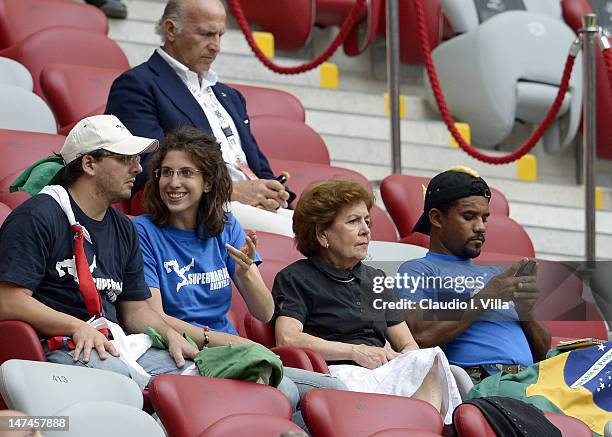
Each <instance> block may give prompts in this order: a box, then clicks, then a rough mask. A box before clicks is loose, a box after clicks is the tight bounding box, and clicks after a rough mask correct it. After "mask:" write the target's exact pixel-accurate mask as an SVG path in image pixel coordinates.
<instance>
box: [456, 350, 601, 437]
mask: <svg viewBox="0 0 612 437" xmlns="http://www.w3.org/2000/svg"><path fill="white" fill-rule="evenodd" d="M486 396H507V397H511V398H515V399H519V400H521V401H524V402H527V403H529V404H532V405H534V406H536V407H538V408H539V409H540V410H542V411H552V412H557V413H563V414H566V415H568V416H572V417H576V418H577V419H580V420H582V421H583V422H584V423H586V424H587V425H588V427H589V428H591V430H592V431H593V433H594V434H597V435H603V430H604V426H605V425H606V422H608V421H609V420H612V342H607V343H604V344H601V345H598V346H593V347H589V348H585V349H578V350H573V351H571V352H566V353H562V354H559V355H557V356H555V357H553V358H549V359H546V360H544V361H541V362H540V363H537V364H534V365H532V366H529V367H528V368H527V369H525V370H523V371H522V372H519V373H517V374H515V375H512V374H498V375H494V376H489V377H488V378H486V379H485V380H483V381H482V382H481V383H480V384H478V385H476V386H474V388H473V389H472V390H471V391H470V392H469V394H468V398H469V399H473V398H480V397H486Z"/></svg>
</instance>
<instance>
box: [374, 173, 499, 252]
mask: <svg viewBox="0 0 612 437" xmlns="http://www.w3.org/2000/svg"><path fill="white" fill-rule="evenodd" d="M429 181H430V178H426V177H421V176H409V175H399V174H394V175H390V176H387V177H386V178H384V179H383V181H382V182H381V184H380V193H381V195H382V198H383V201H384V202H385V206H386V207H387V211H389V214H390V215H391V218H392V219H393V222H394V223H395V226H397V230H398V231H399V233H400V237H402V238H404V237H407V236H409V235H410V234H411V233H412V228H413V227H414V225H415V224H416V222H417V221H418V220H419V217H421V214H422V213H423V200H424V195H423V186H425V187H427V185H428V184H429ZM489 211H490V212H491V214H496V215H506V216H507V215H508V214H509V213H510V207H509V205H508V200H506V196H504V195H503V193H502V192H501V191H499V190H497V189H495V188H491V202H490V204H489ZM412 244H417V243H412Z"/></svg>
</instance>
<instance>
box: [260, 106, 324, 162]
mask: <svg viewBox="0 0 612 437" xmlns="http://www.w3.org/2000/svg"><path fill="white" fill-rule="evenodd" d="M251 132H253V136H254V137H255V139H256V140H257V144H259V147H260V148H261V151H262V152H263V153H264V155H266V157H267V158H268V159H289V160H292V161H300V162H309V163H315V164H322V165H329V152H328V151H327V146H326V145H325V142H323V138H321V136H320V135H319V134H318V133H317V132H315V131H314V130H313V129H312V128H311V127H310V126H308V125H307V124H305V123H302V122H299V121H295V120H288V119H282V118H279V117H274V116H258V117H251Z"/></svg>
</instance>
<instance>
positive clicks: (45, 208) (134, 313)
mask: <svg viewBox="0 0 612 437" xmlns="http://www.w3.org/2000/svg"><path fill="white" fill-rule="evenodd" d="M156 148H157V140H153V139H149V138H142V137H136V136H133V135H132V134H131V133H130V132H129V131H128V130H127V129H126V128H125V126H124V125H123V124H122V123H121V122H120V121H119V120H118V119H117V118H116V117H115V116H112V115H100V116H94V117H89V118H86V119H84V120H81V121H80V122H79V123H78V124H77V125H76V126H75V127H74V128H73V129H72V131H71V132H70V134H69V135H68V137H67V138H66V142H65V143H64V146H63V147H62V150H61V152H60V154H61V159H63V164H65V166H63V167H62V169H61V170H59V172H57V173H58V175H57V176H58V177H59V176H61V181H62V182H61V185H50V186H46V187H45V188H44V189H43V190H42V191H41V193H40V194H38V195H36V196H34V197H33V198H31V199H29V200H28V201H26V202H24V203H23V204H22V205H20V206H19V207H18V208H16V209H15V210H14V211H13V212H12V213H11V214H10V215H9V217H8V218H7V219H6V221H5V222H4V224H3V226H2V228H0V253H2V260H1V261H0V320H11V319H13V320H23V321H25V322H27V323H29V324H31V325H32V326H33V327H34V329H35V330H36V331H37V332H38V334H39V335H40V337H41V338H42V339H43V340H42V341H43V346H44V348H45V351H46V353H47V358H48V360H49V361H52V362H57V363H64V364H72V363H76V364H79V365H83V366H89V367H96V368H102V369H107V370H113V371H116V372H120V373H123V374H126V375H128V376H129V375H130V372H131V371H130V369H129V368H128V367H127V366H126V364H125V363H124V362H123V361H121V360H120V359H119V358H118V356H119V353H118V351H117V350H116V349H115V347H114V346H113V344H112V343H111V342H110V341H109V331H108V330H106V329H100V328H99V326H98V325H95V323H94V326H97V327H98V329H96V328H94V327H93V326H92V322H91V321H92V320H94V321H95V320H98V321H100V320H102V319H103V318H104V319H107V320H109V321H110V322H114V323H120V324H121V326H122V327H123V329H124V330H125V331H126V332H130V333H146V332H147V330H148V328H149V327H150V328H154V329H155V330H156V331H157V332H158V333H159V334H161V336H162V337H163V338H164V339H165V340H166V341H167V344H168V352H169V354H168V352H166V351H165V350H159V349H153V348H150V349H149V350H148V351H147V352H145V353H144V355H142V356H141V357H140V359H139V360H138V364H139V365H140V366H142V368H144V370H145V371H146V372H147V373H150V374H159V373H180V372H181V369H180V368H181V367H183V366H184V365H185V364H186V363H185V359H192V358H193V357H194V356H195V354H196V353H197V350H196V349H194V348H192V347H191V346H190V345H189V343H187V341H186V340H185V339H183V338H182V337H181V335H179V334H178V333H177V332H176V331H175V330H173V329H172V328H171V327H170V326H168V325H167V324H166V323H165V322H164V321H163V320H162V319H161V317H160V316H159V315H158V314H157V313H155V312H154V311H152V310H151V309H150V307H149V305H148V304H147V302H146V299H148V298H150V297H151V294H150V292H149V289H148V287H147V286H146V284H145V282H144V275H143V263H142V256H141V254H140V249H139V245H138V235H137V233H136V230H135V228H134V226H133V225H132V223H131V221H130V220H129V218H127V217H126V216H125V215H124V214H122V213H121V212H119V211H116V210H115V209H113V208H110V206H111V204H113V203H115V202H119V201H122V200H125V199H129V198H130V194H131V189H132V185H133V183H134V179H135V177H136V175H137V174H139V173H140V172H141V171H142V167H141V166H140V154H141V153H144V152H152V151H154V150H155V149H156ZM59 159H60V158H59V157H56V158H55V160H56V162H57V160H59ZM52 160H53V158H51V159H49V161H52ZM55 165H58V166H59V163H57V164H55ZM35 166H38V167H39V168H40V167H42V166H43V165H41V163H40V162H39V163H37V164H36V165H35ZM35 166H33V167H35ZM54 172H55V170H54ZM26 174H27V175H28V177H29V178H36V177H40V174H42V173H41V172H37V171H36V169H35V168H30V169H29V170H28V172H26ZM47 174H48V173H47ZM37 175H38V176H37ZM51 176H52V177H51V178H47V182H48V181H49V180H50V179H53V180H57V177H53V176H55V174H53V175H51ZM39 182H40V181H39ZM39 185H40V186H43V185H45V183H39ZM88 322H89V323H88ZM112 332H113V333H114V332H115V331H112Z"/></svg>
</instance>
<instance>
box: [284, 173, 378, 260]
mask: <svg viewBox="0 0 612 437" xmlns="http://www.w3.org/2000/svg"><path fill="white" fill-rule="evenodd" d="M361 201H363V202H364V203H365V204H366V207H367V208H368V211H369V210H371V209H372V206H373V205H374V196H373V194H372V193H371V192H370V190H368V189H367V188H365V187H364V186H363V185H361V184H360V183H359V182H356V181H354V180H352V179H348V178H339V179H329V180H326V181H323V182H315V183H313V184H311V185H309V186H308V188H306V190H304V192H303V193H302V195H301V196H300V199H299V201H298V203H297V205H296V207H295V211H294V213H293V233H294V234H295V245H296V247H297V250H299V251H300V252H301V253H302V254H303V255H304V256H306V257H309V256H312V255H316V254H317V253H319V250H320V248H321V246H320V245H319V241H318V240H317V230H320V231H324V230H325V229H327V228H329V227H330V226H331V225H332V224H333V222H334V219H335V218H336V215H337V214H338V212H339V211H340V210H341V209H342V208H343V207H345V206H348V205H353V204H355V203H358V202H361ZM371 227H372V222H371V221H370V228H371Z"/></svg>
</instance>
